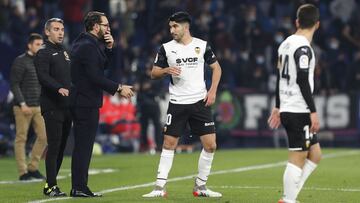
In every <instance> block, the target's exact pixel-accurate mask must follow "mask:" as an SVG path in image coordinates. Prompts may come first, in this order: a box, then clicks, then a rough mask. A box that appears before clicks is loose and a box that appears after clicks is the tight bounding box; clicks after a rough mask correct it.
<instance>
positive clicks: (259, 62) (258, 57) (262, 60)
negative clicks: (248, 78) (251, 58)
mask: <svg viewBox="0 0 360 203" xmlns="http://www.w3.org/2000/svg"><path fill="white" fill-rule="evenodd" d="M264 62H265V57H263V56H257V57H256V63H257V64H263V63H264Z"/></svg>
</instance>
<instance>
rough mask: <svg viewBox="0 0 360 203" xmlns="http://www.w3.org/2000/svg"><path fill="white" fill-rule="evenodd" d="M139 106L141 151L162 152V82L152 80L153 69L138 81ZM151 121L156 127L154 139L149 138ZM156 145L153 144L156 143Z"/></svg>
mask: <svg viewBox="0 0 360 203" xmlns="http://www.w3.org/2000/svg"><path fill="white" fill-rule="evenodd" d="M138 86H139V87H138V94H137V106H138V111H139V113H140V123H141V139H140V151H148V150H150V152H153V151H154V150H155V149H156V150H161V148H162V143H163V136H162V131H161V130H162V129H161V123H160V106H159V102H158V99H159V98H157V97H159V96H160V94H161V93H162V84H161V81H158V80H151V68H149V67H147V68H146V70H145V71H144V73H143V74H141V75H140V76H139V79H138ZM149 121H151V122H152V123H153V126H154V132H153V134H154V139H155V140H151V139H150V138H149V136H148V127H149ZM154 141H155V143H152V142H154Z"/></svg>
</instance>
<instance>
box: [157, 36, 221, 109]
mask: <svg viewBox="0 0 360 203" xmlns="http://www.w3.org/2000/svg"><path fill="white" fill-rule="evenodd" d="M216 60H217V59H216V57H215V55H214V53H213V52H212V50H211V48H210V46H209V45H208V43H207V42H206V41H204V40H201V39H198V38H195V37H193V38H192V41H191V42H190V43H189V44H187V45H184V44H181V43H178V42H177V41H175V40H172V41H170V42H167V43H165V44H163V45H162V46H161V47H160V49H159V51H158V53H157V55H156V58H155V62H154V65H155V66H158V67H161V68H167V67H180V68H181V74H180V75H179V76H171V78H170V86H169V93H170V102H171V103H174V104H193V103H196V102H198V101H199V100H202V99H204V98H205V96H206V94H207V90H206V86H205V79H204V75H205V70H204V67H205V62H206V63H207V64H209V65H210V64H212V63H214V62H216Z"/></svg>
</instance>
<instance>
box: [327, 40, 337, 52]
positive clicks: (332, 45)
mask: <svg viewBox="0 0 360 203" xmlns="http://www.w3.org/2000/svg"><path fill="white" fill-rule="evenodd" d="M329 47H330V49H333V50H336V49H338V48H339V43H338V42H336V41H335V42H331V43H330V45H329Z"/></svg>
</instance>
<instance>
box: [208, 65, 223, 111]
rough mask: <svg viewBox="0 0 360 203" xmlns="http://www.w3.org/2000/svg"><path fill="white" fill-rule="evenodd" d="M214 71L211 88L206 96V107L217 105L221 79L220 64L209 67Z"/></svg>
mask: <svg viewBox="0 0 360 203" xmlns="http://www.w3.org/2000/svg"><path fill="white" fill-rule="evenodd" d="M209 66H210V68H211V70H212V80H211V87H210V89H209V91H208V92H207V94H206V97H205V99H204V101H206V104H205V106H211V105H212V104H214V103H215V100H216V92H217V88H218V85H219V82H220V77H221V67H220V64H219V63H218V62H217V61H216V62H215V63H213V64H211V65H209Z"/></svg>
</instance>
